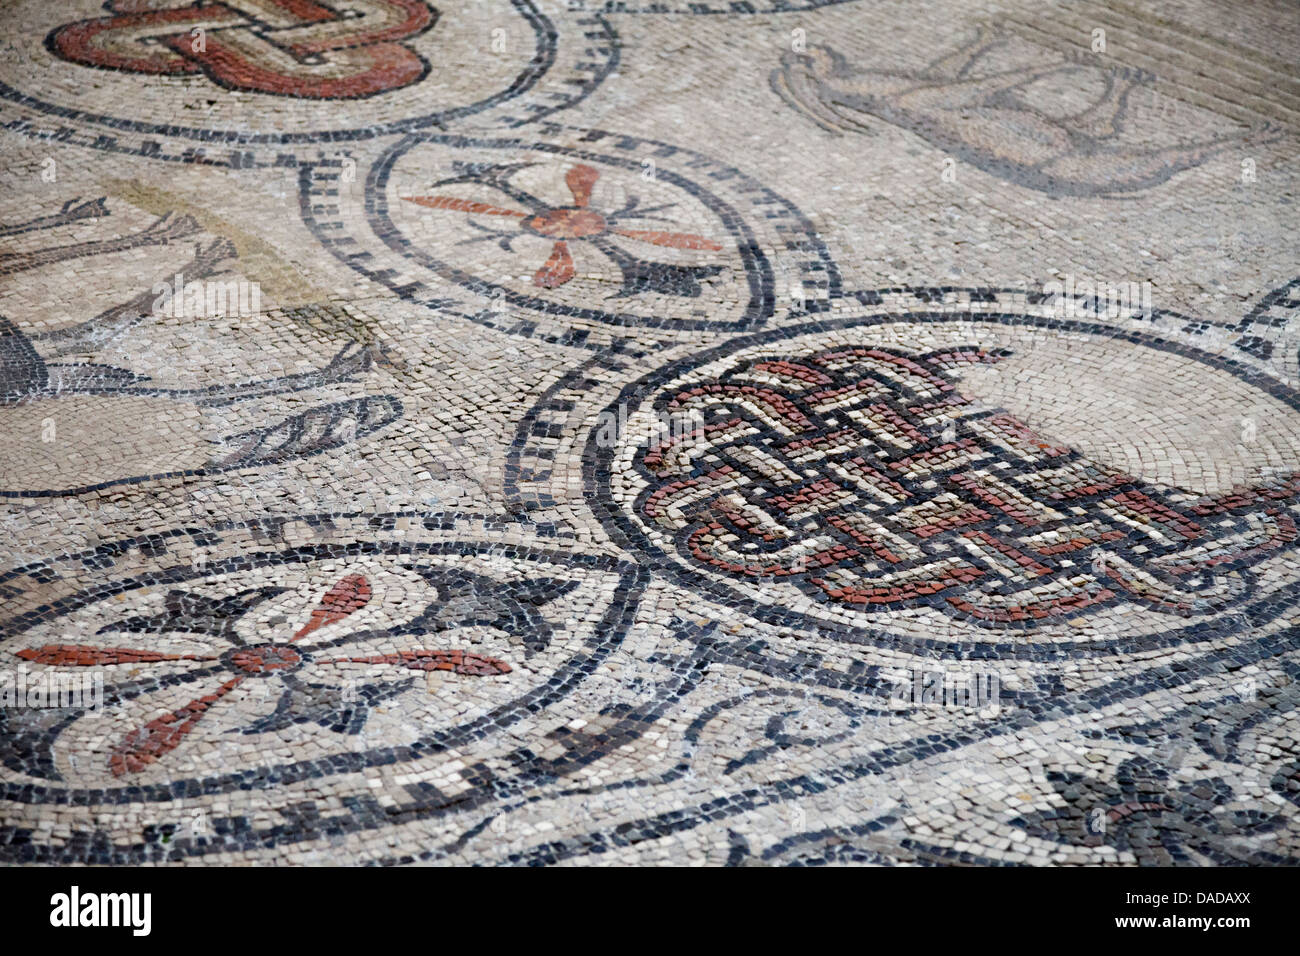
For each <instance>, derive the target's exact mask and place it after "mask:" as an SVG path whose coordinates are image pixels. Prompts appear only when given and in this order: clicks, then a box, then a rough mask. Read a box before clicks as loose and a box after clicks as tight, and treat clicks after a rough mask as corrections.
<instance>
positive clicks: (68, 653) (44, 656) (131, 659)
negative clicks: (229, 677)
mask: <svg viewBox="0 0 1300 956" xmlns="http://www.w3.org/2000/svg"><path fill="white" fill-rule="evenodd" d="M18 656H19V657H21V658H22V659H23V660H25V661H31V662H32V663H33V664H56V665H59V666H62V667H95V666H97V665H98V666H103V665H107V664H156V663H157V662H158V661H215V660H216V658H215V657H205V656H203V655H201V654H159V653H158V652H157V651H137V650H133V649H131V648H129V647H90V646H88V645H85V644H46V645H45V646H44V647H37V648H33V649H31V650H26V651H19V652H18Z"/></svg>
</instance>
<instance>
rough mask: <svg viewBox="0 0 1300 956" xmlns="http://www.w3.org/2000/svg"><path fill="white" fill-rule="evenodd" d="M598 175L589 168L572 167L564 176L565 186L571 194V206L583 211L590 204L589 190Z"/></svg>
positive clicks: (594, 183)
mask: <svg viewBox="0 0 1300 956" xmlns="http://www.w3.org/2000/svg"><path fill="white" fill-rule="evenodd" d="M599 178H600V173H599V172H597V171H596V170H595V169H593V168H592V167H590V166H574V167H573V168H572V169H570V170H569V171H568V172H567V173H565V175H564V182H565V185H567V186H568V187H569V192H571V193H573V204H574V205H575V206H577V207H578V208H579V209H584V208H586V206H587V203H589V202H591V188H592V187H593V186H595V185H596V180H598V179H599Z"/></svg>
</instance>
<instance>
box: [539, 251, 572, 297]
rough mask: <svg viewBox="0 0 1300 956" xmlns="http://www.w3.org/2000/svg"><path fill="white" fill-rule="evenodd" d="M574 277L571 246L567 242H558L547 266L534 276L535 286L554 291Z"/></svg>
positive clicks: (547, 261)
mask: <svg viewBox="0 0 1300 956" xmlns="http://www.w3.org/2000/svg"><path fill="white" fill-rule="evenodd" d="M573 276H574V269H573V256H571V255H569V245H568V243H565V242H557V243H556V244H555V245H554V246H552V247H551V258H549V259H547V260H546V265H544V266H542V267H541V268H540V269H538V270H537V272H536V274H534V275H533V285H539V286H541V287H542V288H543V289H554V288H556V287H558V286H562V285H564V283H566V282H568V281H569V280H570V279H572V278H573Z"/></svg>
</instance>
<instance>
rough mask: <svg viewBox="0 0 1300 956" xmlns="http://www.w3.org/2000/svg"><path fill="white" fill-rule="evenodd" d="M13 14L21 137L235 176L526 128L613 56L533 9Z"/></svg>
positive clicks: (43, 7)
mask: <svg viewBox="0 0 1300 956" xmlns="http://www.w3.org/2000/svg"><path fill="white" fill-rule="evenodd" d="M10 14H11V20H12V21H13V22H15V23H22V24H23V25H24V28H23V30H22V31H21V32H20V33H19V34H17V35H16V36H14V37H11V40H12V42H13V45H14V46H15V47H17V55H16V56H11V57H9V58H7V60H6V64H7V65H5V66H0V97H2V98H3V101H5V103H4V111H5V112H6V113H13V114H14V116H13V118H12V122H13V123H14V124H16V125H17V128H20V129H25V130H27V131H30V132H45V133H47V134H48V133H50V132H51V129H50V124H51V123H54V124H56V127H55V128H54V129H53V132H52V135H55V136H56V137H57V138H59V139H62V140H68V141H72V142H81V143H84V144H85V145H90V146H95V147H99V148H103V149H110V150H119V151H120V150H126V151H131V152H139V153H143V154H145V155H150V156H156V157H159V158H171V159H184V160H186V161H191V162H193V161H198V162H210V163H218V164H225V163H229V164H231V165H235V166H246V165H257V164H264V163H271V162H277V161H282V157H280V155H279V153H277V152H276V151H274V150H269V151H268V152H266V153H260V154H259V153H258V147H280V148H281V151H282V150H283V147H285V146H289V145H294V144H324V145H329V144H332V143H339V142H344V141H348V140H356V139H365V138H369V137H372V136H379V135H384V134H390V133H395V132H402V131H408V130H412V129H420V128H426V127H444V128H445V127H446V125H447V124H449V123H453V122H456V121H462V120H466V119H469V118H471V117H472V118H475V119H484V118H486V117H490V121H491V122H496V123H501V124H503V125H511V124H515V123H522V122H528V121H531V120H535V119H537V118H539V117H540V116H543V115H545V114H546V113H549V112H551V111H553V110H555V109H562V108H564V107H566V106H571V105H573V104H574V103H576V102H577V101H579V100H580V99H582V98H583V97H585V96H586V95H587V94H588V93H590V92H591V90H592V89H594V88H595V86H596V85H598V84H599V83H600V81H601V80H602V79H603V78H604V77H605V75H606V74H607V73H608V72H609V71H610V70H611V69H613V66H614V63H615V62H616V58H617V52H616V51H617V44H616V41H615V38H614V35H613V33H612V31H611V30H610V28H609V27H608V26H607V25H606V24H605V22H604V21H603V20H602V19H600V18H597V17H592V16H586V15H582V14H564V15H562V16H561V19H562V21H563V22H562V24H561V25H560V26H559V27H557V25H556V23H555V22H553V21H552V20H551V19H549V18H548V17H546V16H545V15H543V13H542V12H541V11H540V10H539V9H538V7H537V5H535V4H534V3H532V2H529V0H489V2H483V3H475V4H461V5H458V6H456V7H449V6H447V5H444V4H436V3H433V2H430V0H356V2H350V3H348V4H346V5H339V4H336V3H334V4H332V3H318V2H298V0H274V2H244V0H222V2H195V3H191V4H188V5H187V4H184V3H177V4H171V3H169V4H165V5H164V4H157V3H152V2H146V0H111V2H109V3H107V4H100V3H98V2H96V0H80V2H77V3H74V4H60V5H57V6H51V5H49V4H42V3H36V2H24V3H21V4H19V5H18V7H16V8H15V9H14V10H12V11H10ZM568 36H577V37H578V39H577V41H576V42H574V43H571V42H568V41H567V40H565V39H561V37H568ZM33 64H35V65H36V66H38V67H39V69H33ZM34 77H35V78H38V79H39V82H37V83H34V82H33V78H34ZM186 140H188V141H190V142H188V143H187V144H185V145H183V146H182V145H179V142H181V141H186ZM196 142H197V143H198V144H201V145H196ZM169 143H170V144H171V145H169Z"/></svg>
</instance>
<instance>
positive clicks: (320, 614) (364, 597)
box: [291, 574, 371, 641]
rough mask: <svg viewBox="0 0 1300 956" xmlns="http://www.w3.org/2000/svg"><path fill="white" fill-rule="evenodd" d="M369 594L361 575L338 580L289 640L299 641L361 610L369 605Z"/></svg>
mask: <svg viewBox="0 0 1300 956" xmlns="http://www.w3.org/2000/svg"><path fill="white" fill-rule="evenodd" d="M370 593H371V592H370V582H369V581H367V580H366V579H365V577H364V576H363V575H360V574H349V575H348V576H347V577H345V578H342V579H340V580H339V582H338V583H337V584H335V585H334V587H332V588H330V589H329V590H328V591H327V592H326V593H325V596H324V597H322V598H321V599H320V605H319V606H318V607H317V608H316V610H314V611H312V612H311V620H309V621H308V622H307V623H306V624H304V625H303V626H302V628H301V629H300V630H299V631H298V633H297V634H295V635H294V636H293V637H292V639H291V640H294V641H297V640H301V639H302V638H304V637H306V636H307V635H308V634H310V633H312V631H315V630H317V629H318V628H322V627H324V626H325V625H326V624H333V623H334V622H335V621H339V620H342V619H343V618H345V617H347V616H348V615H349V614H352V613H354V612H356V611H359V610H361V608H363V607H365V606H366V604H368V603H369V601H370Z"/></svg>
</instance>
